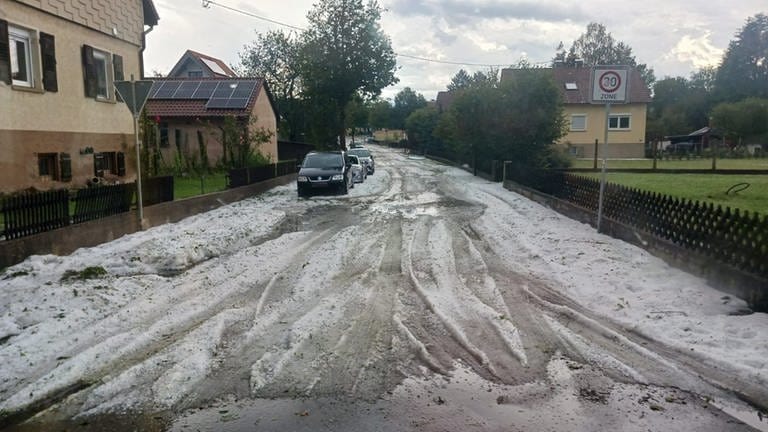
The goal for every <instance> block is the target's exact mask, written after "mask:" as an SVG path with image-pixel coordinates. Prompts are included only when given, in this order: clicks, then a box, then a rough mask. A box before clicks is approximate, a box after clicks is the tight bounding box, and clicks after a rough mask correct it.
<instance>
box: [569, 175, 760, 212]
mask: <svg viewBox="0 0 768 432" xmlns="http://www.w3.org/2000/svg"><path fill="white" fill-rule="evenodd" d="M580 175H581V174H580ZM587 176H589V177H593V178H597V179H599V178H600V174H599V173H589V174H587ZM607 178H608V182H611V183H617V184H620V185H625V186H629V187H633V188H636V189H642V190H647V191H651V192H659V193H663V194H665V195H670V196H673V197H676V198H685V199H690V200H694V201H697V200H698V201H704V202H711V203H714V204H715V205H721V206H723V207H730V208H731V209H740V210H749V211H750V212H758V213H760V214H762V215H768V175H711V174H628V173H608V174H607ZM737 183H749V184H750V186H749V187H748V188H747V189H745V190H743V191H741V192H738V193H735V194H734V193H732V194H730V195H726V193H725V192H726V191H727V190H728V188H730V187H731V186H733V185H735V184H737Z"/></svg>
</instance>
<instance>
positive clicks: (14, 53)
mask: <svg viewBox="0 0 768 432" xmlns="http://www.w3.org/2000/svg"><path fill="white" fill-rule="evenodd" d="M35 40H36V38H35V33H34V31H32V30H28V29H25V28H22V27H17V26H15V25H12V24H10V23H9V24H8V42H9V44H10V49H11V74H13V69H14V63H15V67H16V68H17V69H18V67H19V65H18V62H19V52H18V50H17V49H16V45H17V44H18V43H19V42H21V43H23V44H24V52H23V54H24V56H25V57H26V65H25V66H26V71H25V72H26V73H27V79H26V80H19V79H16V78H12V83H13V85H14V86H19V87H28V88H35V81H36V77H37V74H36V72H37V68H36V64H37V61H36V58H35V51H34V50H33V49H32V47H33V45H34V42H35Z"/></svg>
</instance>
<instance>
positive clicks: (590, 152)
mask: <svg viewBox="0 0 768 432" xmlns="http://www.w3.org/2000/svg"><path fill="white" fill-rule="evenodd" d="M545 70H546V71H548V72H550V73H552V76H553V78H554V80H555V83H556V84H557V86H558V88H559V89H560V92H561V94H562V95H563V101H564V102H565V116H566V125H567V128H568V129H567V134H566V135H565V136H564V137H563V138H562V139H560V141H558V143H557V144H558V145H562V146H566V147H567V148H568V150H569V152H570V153H571V154H572V155H574V156H576V157H579V158H582V157H583V158H591V157H593V156H594V154H595V141H597V142H598V143H599V144H600V147H602V143H603V141H604V138H605V120H606V118H605V106H604V105H594V104H591V103H590V98H591V93H590V90H591V77H592V69H591V68H589V67H556V68H553V69H545ZM513 73H514V69H503V70H502V71H501V80H502V81H504V80H505V79H509V78H510V77H511V76H512V74H513ZM628 92H629V93H628V100H629V103H626V104H614V105H612V106H611V111H610V116H609V118H608V144H609V145H608V157H609V158H642V157H644V156H645V128H646V112H647V107H648V103H650V102H651V92H650V90H649V89H648V86H646V85H645V82H644V81H643V78H642V76H641V75H640V73H639V72H638V71H636V70H633V69H632V70H630V71H629V83H628Z"/></svg>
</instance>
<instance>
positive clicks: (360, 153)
mask: <svg viewBox="0 0 768 432" xmlns="http://www.w3.org/2000/svg"><path fill="white" fill-rule="evenodd" d="M349 154H353V155H357V156H361V157H371V152H369V151H368V150H366V149H352V150H350V151H349Z"/></svg>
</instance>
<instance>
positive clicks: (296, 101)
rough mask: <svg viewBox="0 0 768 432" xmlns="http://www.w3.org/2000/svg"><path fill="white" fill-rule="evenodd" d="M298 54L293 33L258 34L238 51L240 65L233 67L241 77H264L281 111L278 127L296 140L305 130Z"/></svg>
mask: <svg viewBox="0 0 768 432" xmlns="http://www.w3.org/2000/svg"><path fill="white" fill-rule="evenodd" d="M299 53H300V41H299V39H298V35H297V34H296V33H294V32H284V31H281V30H273V31H269V32H267V33H258V34H257V35H256V40H254V41H253V42H252V43H251V44H249V45H245V46H244V47H243V51H241V52H240V53H239V57H240V64H239V65H238V66H237V67H236V68H235V69H236V70H237V72H238V74H240V75H241V76H251V77H260V78H264V80H265V81H266V82H267V84H268V85H269V88H270V90H271V92H272V95H273V96H274V98H275V103H276V104H277V110H278V112H279V113H280V124H279V128H278V129H279V131H280V133H281V135H282V136H283V137H285V138H287V139H289V140H291V141H296V140H298V139H299V138H300V136H301V135H302V134H303V133H304V129H305V125H304V112H305V110H304V107H302V101H301V91H302V84H301V70H300V69H299V64H300V61H299Z"/></svg>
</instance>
